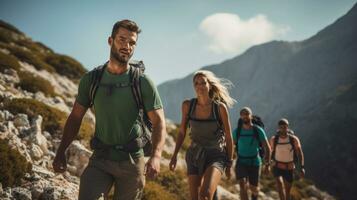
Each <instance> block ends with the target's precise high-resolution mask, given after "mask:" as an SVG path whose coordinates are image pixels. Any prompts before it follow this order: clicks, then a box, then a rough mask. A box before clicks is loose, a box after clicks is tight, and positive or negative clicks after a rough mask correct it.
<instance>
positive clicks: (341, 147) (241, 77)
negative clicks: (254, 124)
mask: <svg viewBox="0 0 357 200" xmlns="http://www.w3.org/2000/svg"><path fill="white" fill-rule="evenodd" d="M202 69H205V70H210V71H212V72H214V73H215V74H216V75H217V76H218V77H223V78H226V79H229V80H230V81H232V83H233V84H234V85H235V87H234V88H233V89H232V90H231V94H232V96H233V97H234V98H235V99H237V100H238V104H237V105H235V107H234V108H233V109H231V112H230V116H231V120H232V126H233V127H235V126H236V121H237V119H238V117H239V116H238V110H239V108H241V107H243V106H250V107H252V109H253V111H254V112H255V113H256V114H258V115H260V116H261V117H262V118H263V119H264V122H265V123H266V126H267V128H266V129H267V132H268V134H269V135H271V134H273V133H274V132H275V131H274V130H275V128H276V122H277V121H278V119H279V118H281V117H286V118H288V119H289V120H290V121H291V126H292V128H293V129H294V130H295V132H296V134H297V135H298V136H299V137H300V138H301V140H302V144H303V148H304V151H305V157H306V167H307V176H308V177H310V178H312V179H313V180H314V181H316V183H317V184H318V185H319V186H320V187H322V188H323V189H327V190H328V191H329V192H331V193H333V194H335V195H337V196H339V197H340V198H342V199H351V198H355V196H353V194H355V191H354V190H355V184H354V183H355V181H357V173H355V172H354V171H353V170H355V169H357V161H356V159H354V156H355V155H357V148H356V146H355V145H356V144H357V135H356V131H355V124H356V122H357V4H355V5H354V6H353V8H352V9H351V10H350V11H349V12H348V13H347V14H345V15H344V16H342V17H341V18H339V19H338V20H336V21H335V22H334V23H333V24H331V25H329V26H327V27H326V28H324V29H323V30H321V31H320V32H318V33H317V34H316V35H314V36H312V37H310V38H308V39H306V40H303V41H300V42H285V41H272V42H269V43H265V44H262V45H257V46H254V47H252V48H250V49H248V50H247V51H246V52H244V53H243V54H241V55H239V56H237V57H234V58H232V59H230V60H227V61H224V62H222V63H220V64H215V65H210V66H206V67H203V68H202ZM158 88H159V92H160V95H161V98H162V100H163V103H164V107H165V114H166V117H168V118H170V119H172V120H174V121H176V122H179V120H180V118H181V116H180V115H181V113H180V109H181V103H182V101H183V100H184V99H186V98H192V97H194V91H193V86H192V74H190V75H188V76H186V77H184V78H182V79H176V80H172V81H168V82H165V83H163V84H161V85H159V87H158Z"/></svg>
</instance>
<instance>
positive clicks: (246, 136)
mask: <svg viewBox="0 0 357 200" xmlns="http://www.w3.org/2000/svg"><path fill="white" fill-rule="evenodd" d="M257 128H258V135H259V140H260V141H267V136H266V134H265V131H264V129H262V128H260V127H259V126H257ZM232 134H233V140H234V141H237V129H235V130H234V131H233V132H232ZM236 150H237V152H238V156H239V155H241V156H242V157H243V156H244V157H254V156H256V155H257V156H256V157H255V158H242V157H241V158H240V159H239V163H240V164H245V165H253V166H260V165H261V164H262V158H261V157H260V156H259V141H258V140H257V139H256V138H255V137H254V130H253V127H252V128H251V129H244V128H242V129H241V133H240V137H239V141H238V145H237V149H236Z"/></svg>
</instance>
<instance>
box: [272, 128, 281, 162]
mask: <svg viewBox="0 0 357 200" xmlns="http://www.w3.org/2000/svg"><path fill="white" fill-rule="evenodd" d="M278 142H279V134H276V135H275V136H274V140H273V145H274V148H273V152H272V159H273V160H275V154H276V146H277V145H278Z"/></svg>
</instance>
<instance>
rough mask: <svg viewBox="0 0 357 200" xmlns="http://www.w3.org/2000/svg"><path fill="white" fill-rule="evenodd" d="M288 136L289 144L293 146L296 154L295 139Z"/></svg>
mask: <svg viewBox="0 0 357 200" xmlns="http://www.w3.org/2000/svg"><path fill="white" fill-rule="evenodd" d="M288 136H289V143H290V144H291V146H292V151H294V153H295V138H294V137H293V136H292V135H290V134H288Z"/></svg>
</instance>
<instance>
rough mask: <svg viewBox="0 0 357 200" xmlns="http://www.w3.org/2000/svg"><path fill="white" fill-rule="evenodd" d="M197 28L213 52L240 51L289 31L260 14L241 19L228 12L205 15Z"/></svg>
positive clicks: (287, 28)
mask: <svg viewBox="0 0 357 200" xmlns="http://www.w3.org/2000/svg"><path fill="white" fill-rule="evenodd" d="M199 29H200V31H202V32H203V33H204V34H206V35H207V36H208V38H209V40H210V41H209V42H210V43H209V45H208V48H209V49H210V50H212V51H213V52H215V53H242V52H243V51H244V50H246V49H247V48H249V47H251V46H252V45H257V44H261V43H264V42H267V41H270V40H272V39H276V38H278V37H280V36H282V35H284V34H286V32H287V31H289V27H279V26H276V25H274V24H273V23H272V22H270V21H269V20H268V19H267V17H266V16H265V15H262V14H259V15H257V16H255V17H252V18H250V19H248V20H243V19H241V18H240V17H239V16H238V15H236V14H230V13H216V14H213V15H210V16H208V17H206V18H205V19H204V20H203V21H202V22H201V24H200V26H199Z"/></svg>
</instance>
